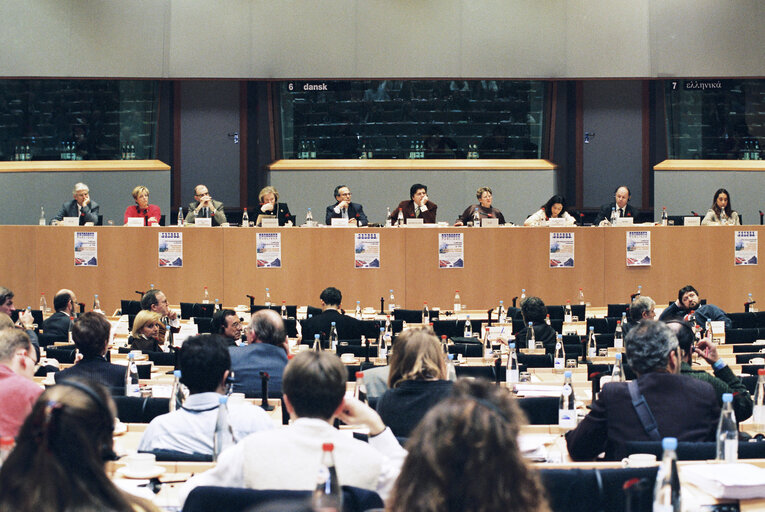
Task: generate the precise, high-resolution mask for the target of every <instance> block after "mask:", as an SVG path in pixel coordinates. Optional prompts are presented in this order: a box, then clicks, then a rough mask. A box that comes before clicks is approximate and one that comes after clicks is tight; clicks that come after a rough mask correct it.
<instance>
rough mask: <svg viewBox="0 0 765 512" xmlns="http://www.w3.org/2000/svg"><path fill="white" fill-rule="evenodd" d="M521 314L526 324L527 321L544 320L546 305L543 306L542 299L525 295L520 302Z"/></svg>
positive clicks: (536, 321) (537, 321)
mask: <svg viewBox="0 0 765 512" xmlns="http://www.w3.org/2000/svg"><path fill="white" fill-rule="evenodd" d="M521 314H522V315H523V321H524V323H526V324H528V323H529V322H534V323H539V322H544V320H545V317H547V306H545V303H544V302H543V301H542V299H540V298H539V297H534V296H533V295H532V296H530V297H526V299H525V300H524V301H523V302H521Z"/></svg>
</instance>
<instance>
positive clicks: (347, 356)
mask: <svg viewBox="0 0 765 512" xmlns="http://www.w3.org/2000/svg"><path fill="white" fill-rule="evenodd" d="M355 359H356V356H355V355H353V354H352V353H350V352H346V353H345V354H343V355H341V356H340V360H341V361H342V362H344V363H350V362H351V361H354V360H355Z"/></svg>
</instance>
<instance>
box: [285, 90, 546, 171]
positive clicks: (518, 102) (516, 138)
mask: <svg viewBox="0 0 765 512" xmlns="http://www.w3.org/2000/svg"><path fill="white" fill-rule="evenodd" d="M277 91H278V94H277V101H278V106H279V112H280V118H279V122H280V126H279V129H280V133H281V152H280V154H281V158H542V156H541V155H542V147H543V140H544V134H545V129H546V128H547V120H546V119H545V115H544V113H545V111H546V110H545V107H546V106H549V103H547V104H546V103H545V102H546V101H547V100H548V87H547V84H546V83H545V82H541V81H509V80H506V81H502V80H451V81H449V80H357V81H310V82H309V81H292V82H279V84H278V87H277Z"/></svg>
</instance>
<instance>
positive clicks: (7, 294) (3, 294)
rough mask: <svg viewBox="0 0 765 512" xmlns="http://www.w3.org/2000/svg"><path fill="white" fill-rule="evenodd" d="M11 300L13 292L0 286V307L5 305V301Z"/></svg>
mask: <svg viewBox="0 0 765 512" xmlns="http://www.w3.org/2000/svg"><path fill="white" fill-rule="evenodd" d="M12 298H13V292H12V291H11V290H10V289H8V288H6V287H5V286H0V306H2V305H3V304H5V301H7V300H8V299H12Z"/></svg>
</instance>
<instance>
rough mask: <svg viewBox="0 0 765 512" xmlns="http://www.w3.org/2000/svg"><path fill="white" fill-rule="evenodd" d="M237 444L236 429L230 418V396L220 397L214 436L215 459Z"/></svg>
mask: <svg viewBox="0 0 765 512" xmlns="http://www.w3.org/2000/svg"><path fill="white" fill-rule="evenodd" d="M235 444H236V439H235V438H234V430H233V429H232V428H231V422H229V420H228V397H227V396H225V395H221V396H219V397H218V419H217V420H216V421H215V434H214V437H213V461H214V462H217V461H218V457H219V456H220V454H221V452H222V451H223V450H225V449H226V448H228V447H229V446H233V445H235Z"/></svg>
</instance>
